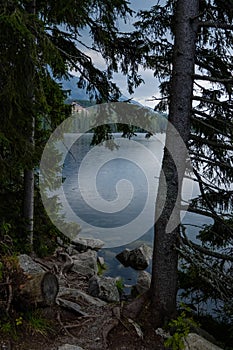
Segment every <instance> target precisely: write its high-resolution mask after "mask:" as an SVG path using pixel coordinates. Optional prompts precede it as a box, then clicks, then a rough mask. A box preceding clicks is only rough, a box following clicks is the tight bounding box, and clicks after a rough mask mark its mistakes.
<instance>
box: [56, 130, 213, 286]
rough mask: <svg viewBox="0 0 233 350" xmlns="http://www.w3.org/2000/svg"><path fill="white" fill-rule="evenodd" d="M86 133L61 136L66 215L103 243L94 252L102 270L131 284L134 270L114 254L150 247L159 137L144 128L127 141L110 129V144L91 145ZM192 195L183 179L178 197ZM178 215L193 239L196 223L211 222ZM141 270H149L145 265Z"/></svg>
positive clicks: (191, 188) (86, 234) (186, 198)
mask: <svg viewBox="0 0 233 350" xmlns="http://www.w3.org/2000/svg"><path fill="white" fill-rule="evenodd" d="M92 137H93V134H91V133H86V134H83V135H79V134H67V135H66V144H67V148H69V152H67V155H66V157H65V161H64V165H63V172H62V177H63V179H64V183H63V191H64V193H63V196H64V197H65V199H66V207H69V210H67V211H65V212H66V214H65V215H66V219H67V220H68V221H71V222H72V221H76V222H78V223H79V224H80V226H81V232H80V236H82V237H84V238H85V237H94V238H99V239H101V240H104V242H105V246H106V248H105V249H102V250H101V251H100V252H99V255H101V256H103V257H104V259H105V262H106V264H107V266H108V268H107V270H106V272H105V275H109V276H112V277H118V276H119V277H122V278H123V279H124V281H125V283H126V284H134V283H135V281H136V278H137V272H136V271H135V270H133V269H132V268H130V267H128V268H125V267H123V265H121V264H120V263H119V262H118V260H117V259H116V258H115V256H116V254H117V253H119V252H120V251H122V250H123V249H125V248H129V249H133V248H135V247H137V246H138V245H140V244H141V243H147V244H148V245H150V246H152V241H153V221H154V210H155V200H156V193H157V188H158V176H159V173H160V170H161V160H162V156H163V147H164V138H165V136H164V134H157V135H154V136H153V137H151V138H150V139H146V138H145V134H144V133H138V134H137V136H134V137H133V138H132V139H130V140H128V139H124V138H122V137H121V134H120V133H116V134H114V144H113V141H112V140H111V141H110V143H109V144H107V145H106V144H103V145H100V146H95V147H93V146H92V147H91V146H90V143H91V140H92ZM197 194H198V188H197V186H196V185H195V184H193V182H191V181H190V180H185V183H184V186H183V189H182V198H183V200H184V201H189V200H190V198H193V197H194V196H196V195H197ZM64 197H63V198H64ZM182 215H183V218H182V223H183V224H187V225H188V226H187V234H188V236H189V238H190V239H192V240H193V241H197V239H196V236H197V234H198V231H199V227H202V226H203V225H205V224H210V223H211V220H210V219H209V218H207V217H204V216H201V215H197V214H192V213H188V212H186V213H183V214H182ZM192 225H195V226H192ZM147 270H148V271H151V266H149V267H148V269H147Z"/></svg>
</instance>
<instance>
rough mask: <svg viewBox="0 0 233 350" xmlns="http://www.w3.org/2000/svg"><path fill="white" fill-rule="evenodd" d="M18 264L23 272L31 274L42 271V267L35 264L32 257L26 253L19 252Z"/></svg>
mask: <svg viewBox="0 0 233 350" xmlns="http://www.w3.org/2000/svg"><path fill="white" fill-rule="evenodd" d="M18 260H19V266H20V267H21V269H22V270H23V272H24V273H26V274H29V275H33V274H38V273H42V272H44V270H43V269H42V267H41V266H40V265H39V264H37V263H36V262H35V261H34V260H32V258H31V257H30V256H29V255H27V254H20V255H19V256H18Z"/></svg>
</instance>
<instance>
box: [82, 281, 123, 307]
mask: <svg viewBox="0 0 233 350" xmlns="http://www.w3.org/2000/svg"><path fill="white" fill-rule="evenodd" d="M88 291H89V293H90V294H91V295H92V296H93V297H97V298H99V299H102V300H105V301H107V302H118V301H120V296H119V292H118V289H117V286H116V280H115V278H111V277H99V276H93V277H92V278H91V279H90V280H89V288H88Z"/></svg>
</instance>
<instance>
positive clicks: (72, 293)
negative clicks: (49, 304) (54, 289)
mask: <svg viewBox="0 0 233 350" xmlns="http://www.w3.org/2000/svg"><path fill="white" fill-rule="evenodd" d="M58 297H59V298H63V299H70V298H71V299H72V300H74V301H75V302H81V301H84V302H85V303H87V304H89V305H95V306H98V307H101V306H104V305H106V302H105V301H103V300H100V299H98V298H94V297H92V296H91V295H88V294H86V293H84V292H83V291H81V290H79V289H74V288H66V287H62V288H60V291H59V293H58Z"/></svg>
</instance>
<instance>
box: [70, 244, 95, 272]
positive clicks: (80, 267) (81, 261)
mask: <svg viewBox="0 0 233 350" xmlns="http://www.w3.org/2000/svg"><path fill="white" fill-rule="evenodd" d="M72 259H73V263H74V264H73V266H72V268H71V271H73V272H77V273H81V274H82V275H84V276H88V277H91V276H94V275H96V274H97V271H98V267H97V252H95V251H93V250H88V251H87V252H84V253H80V254H77V255H73V256H72Z"/></svg>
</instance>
